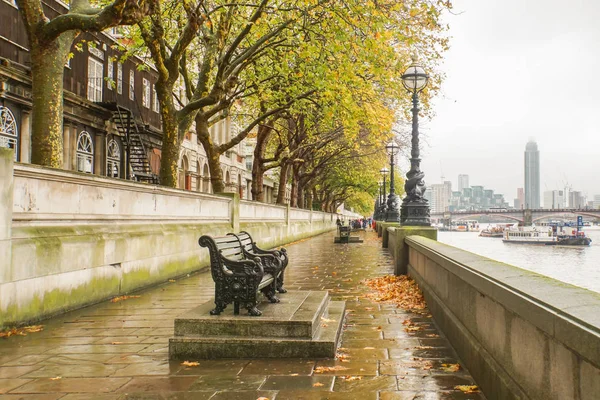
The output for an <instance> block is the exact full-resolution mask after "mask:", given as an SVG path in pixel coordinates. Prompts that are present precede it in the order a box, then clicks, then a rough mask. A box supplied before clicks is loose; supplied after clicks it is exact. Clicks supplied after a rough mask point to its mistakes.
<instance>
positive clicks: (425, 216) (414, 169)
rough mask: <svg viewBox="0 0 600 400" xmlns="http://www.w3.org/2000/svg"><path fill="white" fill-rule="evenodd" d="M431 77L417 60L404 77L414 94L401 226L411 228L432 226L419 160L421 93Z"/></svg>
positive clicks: (404, 82)
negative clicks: (410, 144) (408, 167)
mask: <svg viewBox="0 0 600 400" xmlns="http://www.w3.org/2000/svg"><path fill="white" fill-rule="evenodd" d="M428 79H429V75H427V73H426V72H425V70H424V69H423V67H422V66H421V65H419V64H418V63H417V61H416V59H415V58H413V62H412V64H411V65H410V66H409V67H408V69H407V70H406V71H405V72H404V74H403V75H402V83H403V84H404V87H405V88H406V89H407V90H408V91H409V92H411V93H412V103H413V108H412V147H411V152H410V171H408V173H407V174H406V182H405V183H404V191H405V192H406V197H405V198H404V200H402V206H401V211H400V224H401V225H409V226H431V220H430V216H429V204H428V201H427V199H426V198H425V197H423V195H424V194H425V182H424V181H423V177H424V176H425V174H424V173H423V172H421V159H420V158H419V93H420V92H421V91H422V90H423V89H424V88H425V86H427V80H428Z"/></svg>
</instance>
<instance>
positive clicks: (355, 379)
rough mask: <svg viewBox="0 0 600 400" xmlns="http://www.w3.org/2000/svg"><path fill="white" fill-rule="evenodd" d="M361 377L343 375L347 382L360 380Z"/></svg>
mask: <svg viewBox="0 0 600 400" xmlns="http://www.w3.org/2000/svg"><path fill="white" fill-rule="evenodd" d="M362 378H363V377H362V376H345V377H344V379H345V380H347V381H348V382H352V381H360V380H361V379H362Z"/></svg>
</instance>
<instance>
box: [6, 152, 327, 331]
mask: <svg viewBox="0 0 600 400" xmlns="http://www.w3.org/2000/svg"><path fill="white" fill-rule="evenodd" d="M0 180H1V181H2V185H1V186H0V251H1V252H2V257H0V329H1V328H2V327H6V326H12V325H17V324H23V323H28V322H32V321H35V320H39V319H42V318H46V317H48V316H51V315H53V314H57V313H60V312H64V311H66V310H70V309H74V308H78V307H82V306H84V305H87V304H92V303H95V302H99V301H102V300H105V299H108V298H111V297H113V296H117V295H121V294H124V293H129V292H131V291H134V290H136V289H140V288H142V287H145V286H149V285H153V284H157V283H160V282H165V281H167V280H168V279H170V278H174V277H177V276H181V275H186V274H188V273H191V272H193V271H197V270H199V269H201V268H203V267H205V266H207V265H208V261H209V257H208V251H207V250H206V249H204V248H201V247H199V245H198V238H199V237H200V236H201V235H203V234H209V235H213V236H217V235H223V234H226V233H228V232H232V231H239V230H247V231H248V232H250V234H251V235H252V236H253V237H254V238H255V239H256V240H257V242H258V243H259V245H261V246H264V247H274V246H277V245H282V244H285V243H288V242H291V241H294V240H297V239H301V238H305V237H308V236H312V235H316V234H319V233H322V232H326V231H329V230H332V229H335V220H336V216H335V215H333V214H327V213H321V212H311V211H308V210H295V209H290V208H289V207H282V206H276V205H272V204H264V203H254V202H250V201H240V200H239V197H238V196H237V195H233V194H227V195H223V196H217V195H209V194H204V193H202V194H201V193H195V192H189V191H183V190H177V189H169V188H164V187H159V186H153V185H147V184H141V183H135V182H129V181H123V180H115V179H107V178H101V177H98V176H92V175H87V174H81V173H76V172H70V171H69V172H68V171H62V170H54V169H50V168H44V167H40V166H34V165H21V164H16V165H14V168H13V162H12V151H11V150H8V151H5V150H4V149H1V148H0ZM290 266H291V267H293V260H292V262H291V264H290Z"/></svg>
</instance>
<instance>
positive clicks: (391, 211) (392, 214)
mask: <svg viewBox="0 0 600 400" xmlns="http://www.w3.org/2000/svg"><path fill="white" fill-rule="evenodd" d="M385 149H386V150H387V152H388V154H389V155H390V194H389V195H388V198H387V211H386V213H385V222H400V210H399V209H398V206H399V204H398V203H399V202H400V201H399V200H398V196H397V195H396V190H395V187H394V164H395V163H394V160H395V158H396V154H398V145H397V144H396V143H395V142H390V143H388V144H387V146H385Z"/></svg>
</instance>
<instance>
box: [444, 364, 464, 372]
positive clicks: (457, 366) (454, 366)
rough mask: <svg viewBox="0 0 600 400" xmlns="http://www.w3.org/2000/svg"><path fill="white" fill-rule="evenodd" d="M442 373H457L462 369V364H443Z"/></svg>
mask: <svg viewBox="0 0 600 400" xmlns="http://www.w3.org/2000/svg"><path fill="white" fill-rule="evenodd" d="M441 369H442V371H446V372H456V371H458V370H459V369H460V364H442V368H441Z"/></svg>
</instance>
